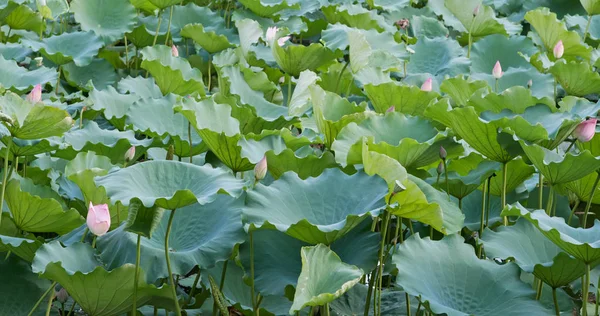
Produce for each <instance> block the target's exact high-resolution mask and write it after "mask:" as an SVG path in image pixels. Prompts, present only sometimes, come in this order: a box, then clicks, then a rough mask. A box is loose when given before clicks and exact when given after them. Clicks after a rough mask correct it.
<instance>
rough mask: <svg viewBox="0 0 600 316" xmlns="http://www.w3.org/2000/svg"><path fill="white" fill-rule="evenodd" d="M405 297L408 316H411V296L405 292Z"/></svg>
mask: <svg viewBox="0 0 600 316" xmlns="http://www.w3.org/2000/svg"><path fill="white" fill-rule="evenodd" d="M404 297H405V299H406V315H407V316H410V296H409V295H408V293H406V292H404Z"/></svg>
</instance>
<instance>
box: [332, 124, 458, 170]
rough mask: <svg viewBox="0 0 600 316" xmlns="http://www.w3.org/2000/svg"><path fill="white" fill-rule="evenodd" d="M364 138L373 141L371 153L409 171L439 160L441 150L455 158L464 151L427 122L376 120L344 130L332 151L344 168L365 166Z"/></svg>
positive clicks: (348, 126)
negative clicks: (353, 165)
mask: <svg viewBox="0 0 600 316" xmlns="http://www.w3.org/2000/svg"><path fill="white" fill-rule="evenodd" d="M363 137H367V138H372V139H373V141H372V142H373V144H372V145H370V146H369V149H370V150H371V151H375V152H378V153H381V154H385V155H388V156H390V157H392V158H394V159H396V160H397V161H398V162H400V164H402V166H404V167H405V168H409V169H411V168H419V167H423V166H427V165H430V164H432V163H434V162H436V161H438V160H439V150H440V146H444V148H445V149H446V151H448V153H449V154H450V155H451V156H452V155H456V154H458V153H460V152H462V149H461V148H462V147H461V146H460V145H458V144H456V143H454V142H452V141H451V139H448V138H447V137H446V136H445V135H444V134H442V133H439V132H438V131H437V130H436V129H435V127H434V126H433V125H432V124H431V123H430V122H429V121H427V120H425V119H422V118H419V117H411V116H406V115H404V114H402V113H398V112H393V113H386V114H385V115H384V116H381V115H380V116H372V117H369V118H367V119H365V120H363V121H362V122H360V123H358V124H357V123H353V122H352V123H350V124H348V125H346V126H345V127H344V128H342V129H341V131H340V132H339V134H338V135H337V137H336V140H335V142H334V143H333V145H332V146H331V149H332V150H334V151H335V153H336V161H337V162H338V163H340V164H342V165H343V166H345V165H348V164H360V163H362V144H361V140H362V138H363Z"/></svg>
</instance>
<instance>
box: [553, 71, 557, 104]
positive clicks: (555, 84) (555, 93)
mask: <svg viewBox="0 0 600 316" xmlns="http://www.w3.org/2000/svg"><path fill="white" fill-rule="evenodd" d="M556 86H557V83H556V77H555V78H554V103H556V95H557V92H556V89H557V88H556Z"/></svg>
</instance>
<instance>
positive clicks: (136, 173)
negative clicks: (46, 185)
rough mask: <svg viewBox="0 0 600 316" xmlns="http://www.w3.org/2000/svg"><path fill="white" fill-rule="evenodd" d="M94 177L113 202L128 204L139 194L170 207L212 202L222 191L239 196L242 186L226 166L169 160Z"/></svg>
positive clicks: (151, 202)
mask: <svg viewBox="0 0 600 316" xmlns="http://www.w3.org/2000/svg"><path fill="white" fill-rule="evenodd" d="M175 175H178V176H177V177H176V176H175ZM95 181H96V184H97V185H98V186H103V187H104V188H106V193H107V194H108V196H109V197H110V198H111V200H112V201H114V202H116V201H121V203H123V205H128V203H129V201H130V200H131V199H132V198H134V197H137V198H139V199H140V200H141V201H142V203H143V204H144V206H146V207H150V206H153V205H155V204H156V205H158V206H159V207H162V208H164V209H169V210H173V209H177V208H182V207H184V206H188V205H191V204H194V203H200V204H206V203H210V202H212V201H214V200H215V199H216V198H217V195H218V193H219V192H223V191H225V192H227V193H229V194H232V195H233V196H238V195H239V194H240V193H241V189H242V186H243V182H242V181H241V180H236V179H235V178H234V177H233V175H232V174H230V173H228V172H226V171H224V170H221V169H213V168H212V167H210V166H196V165H192V164H188V163H181V162H177V161H168V160H164V161H147V162H143V163H139V164H135V165H133V166H131V167H128V168H124V169H120V170H118V171H115V172H112V173H109V174H108V175H106V176H103V177H97V178H95ZM149 184H151V185H149Z"/></svg>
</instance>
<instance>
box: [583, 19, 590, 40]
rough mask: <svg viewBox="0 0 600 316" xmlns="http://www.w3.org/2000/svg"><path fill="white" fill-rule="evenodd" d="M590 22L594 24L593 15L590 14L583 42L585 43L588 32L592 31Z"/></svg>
mask: <svg viewBox="0 0 600 316" xmlns="http://www.w3.org/2000/svg"><path fill="white" fill-rule="evenodd" d="M590 24H592V16H591V15H588V21H587V25H586V26H585V32H583V42H584V43H585V39H586V38H587V35H588V32H589V31H590Z"/></svg>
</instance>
